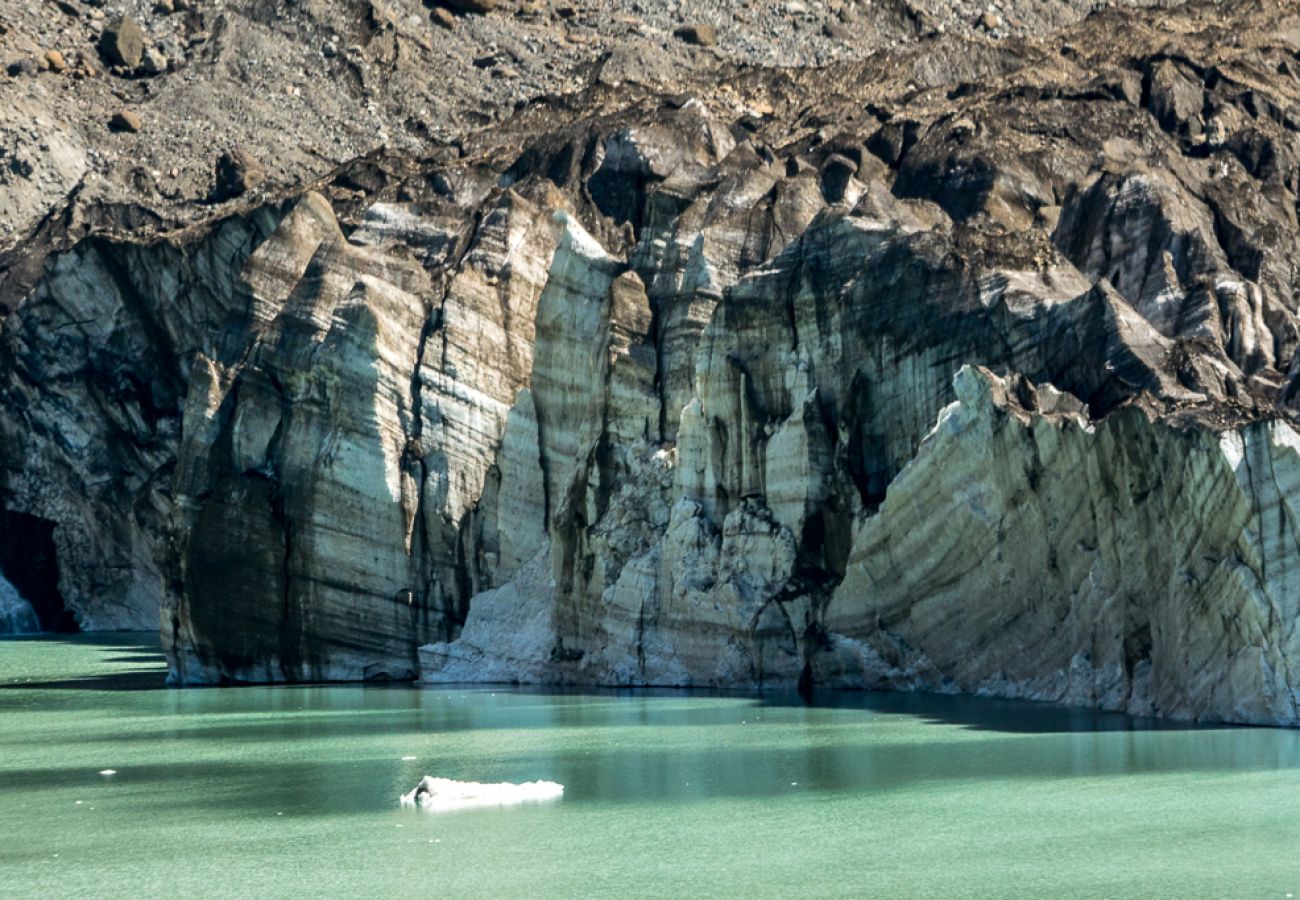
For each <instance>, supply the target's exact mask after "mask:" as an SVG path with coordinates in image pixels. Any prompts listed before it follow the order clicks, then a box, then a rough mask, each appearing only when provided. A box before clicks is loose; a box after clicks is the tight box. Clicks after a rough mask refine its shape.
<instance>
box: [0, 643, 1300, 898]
mask: <svg viewBox="0 0 1300 900" xmlns="http://www.w3.org/2000/svg"><path fill="white" fill-rule="evenodd" d="M161 680H162V664H161V659H160V657H159V656H158V653H157V649H156V644H155V643H154V642H152V641H151V640H147V639H144V638H143V637H141V636H136V637H134V638H132V637H123V638H114V639H111V640H105V639H103V638H88V637H78V638H72V639H67V638H61V639H53V638H41V639H15V640H6V641H0V838H2V840H0V895H3V896H6V897H8V896H15V897H64V896H86V897H113V896H119V897H121V896H158V895H169V896H170V895H179V896H184V895H201V896H221V897H298V896H320V895H330V896H367V897H390V896H428V897H454V896H480V897H537V896H548V897H683V896H689V897H695V896H726V897H746V898H748V897H792V896H807V897H912V896H925V897H931V896H934V897H1004V896H1022V897H1175V896H1176V897H1234V898H1235V897H1277V898H1285V897H1287V896H1288V895H1289V894H1296V895H1300V733H1297V732H1295V731H1287V730H1273V729H1245V728H1205V729H1193V728H1187V727H1169V726H1165V727H1159V726H1155V727H1152V724H1153V723H1140V722H1136V721H1134V720H1132V719H1128V718H1126V717H1123V716H1106V715H1092V714H1088V713H1079V712H1071V711H1063V710H1059V709H1055V708H1051V707H1044V706H1038V705H1033V704H1017V703H1004V702H997V701H979V700H961V699H953V698H927V697H909V696H904V695H865V696H855V695H844V696H838V697H832V698H829V699H831V700H833V701H835V702H833V703H830V704H828V705H822V706H805V705H803V704H801V703H799V702H798V701H797V700H795V699H794V698H790V697H769V698H765V699H756V698H750V697H738V696H708V695H700V694H684V693H654V694H648V693H629V692H620V693H614V692H609V693H600V692H573V693H560V694H556V693H544V692H528V691H503V690H490V689H489V690H479V689H469V690H461V689H450V690H449V689H442V688H439V689H434V690H423V691H422V690H418V689H413V688H410V687H406V686H390V687H363V686H320V687H266V688H226V689H190V690H174V689H164V688H162V687H161ZM404 756H413V757H415V759H414V760H403V757H404ZM110 768H111V769H115V770H116V771H117V774H115V775H112V776H103V775H100V774H98V773H99V772H100V771H101V770H103V769H110ZM424 774H434V775H443V776H447V777H451V778H458V779H463V780H477V781H526V780H533V779H539V778H542V779H549V780H554V781H559V782H561V783H562V784H564V785H565V795H564V798H563V799H562V800H560V801H559V802H557V803H553V804H549V805H536V806H525V807H517V808H511V809H495V810H471V811H463V812H456V813H448V814H441V815H438V814H431V813H427V812H420V811H417V810H410V809H401V808H399V807H398V803H397V798H398V795H399V794H400V793H402V792H404V791H407V790H409V789H411V788H412V787H413V786H414V785H415V783H416V782H417V781H418V780H419V778H420V776H422V775H424ZM79 801H80V802H79Z"/></svg>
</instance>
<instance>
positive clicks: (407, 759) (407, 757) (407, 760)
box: [402, 756, 415, 762]
mask: <svg viewBox="0 0 1300 900" xmlns="http://www.w3.org/2000/svg"><path fill="white" fill-rule="evenodd" d="M413 759H415V757H414V756H403V757H402V762H410V761H411V760H413Z"/></svg>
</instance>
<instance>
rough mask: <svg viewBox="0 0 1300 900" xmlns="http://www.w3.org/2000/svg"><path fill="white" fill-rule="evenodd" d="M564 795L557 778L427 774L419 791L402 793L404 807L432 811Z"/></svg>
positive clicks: (446, 810) (544, 800)
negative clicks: (485, 779)
mask: <svg viewBox="0 0 1300 900" xmlns="http://www.w3.org/2000/svg"><path fill="white" fill-rule="evenodd" d="M563 795H564V785H562V784H556V783H555V782H554V781H527V782H524V783H523V784H510V783H509V782H500V783H497V784H481V783H479V782H477V781H456V780H454V779H452V778H434V777H433V776H432V775H426V776H424V778H423V779H422V780H421V781H420V783H419V784H418V785H416V786H415V790H413V791H411V792H410V793H408V794H403V795H402V805H403V806H414V807H418V808H419V809H426V810H429V811H430V812H453V811H455V810H461V809H483V808H485V807H492V806H517V805H519V804H521V803H544V802H546V801H548V800H558V799H559V798H560V797H561V796H563Z"/></svg>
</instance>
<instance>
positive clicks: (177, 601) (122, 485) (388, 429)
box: [0, 3, 1300, 724]
mask: <svg viewBox="0 0 1300 900" xmlns="http://www.w3.org/2000/svg"><path fill="white" fill-rule="evenodd" d="M1228 36H1231V39H1229V37H1228ZM1298 55H1300V20H1297V19H1296V18H1295V16H1294V14H1293V13H1290V12H1288V11H1287V10H1286V9H1284V8H1282V7H1281V6H1274V5H1271V4H1264V3H1260V4H1257V5H1255V6H1247V7H1246V8H1240V7H1238V8H1237V9H1235V10H1233V11H1231V12H1227V11H1222V10H1219V9H1218V8H1217V7H1211V6H1204V7H1201V6H1195V7H1188V8H1185V9H1181V10H1179V11H1176V12H1165V13H1162V14H1161V16H1160V17H1146V16H1143V15H1142V14H1140V13H1134V12H1128V13H1121V12H1110V13H1105V14H1098V15H1094V16H1092V17H1090V18H1089V19H1087V20H1085V21H1083V22H1081V23H1078V24H1076V25H1073V26H1070V27H1069V28H1068V29H1066V30H1064V31H1061V32H1058V33H1056V34H1054V35H1052V36H1051V37H1050V38H1044V39H1035V40H1029V39H1025V40H1015V41H1005V42H1002V43H999V44H994V43H992V42H989V41H983V40H970V39H963V38H960V37H956V36H952V35H949V36H945V37H934V38H932V39H929V40H926V41H922V42H920V43H918V44H912V45H908V46H902V47H899V48H896V49H894V50H890V51H887V52H884V53H881V54H877V55H875V56H872V57H869V58H868V59H866V60H864V61H862V62H859V63H854V64H849V65H842V66H837V67H830V68H826V69H822V70H818V71H816V72H809V71H801V70H786V71H780V72H777V71H773V70H763V69H737V70H732V71H729V72H728V73H727V74H726V76H725V77H723V78H721V79H719V78H711V79H710V80H708V81H707V82H701V83H699V84H693V83H687V84H685V85H683V87H684V88H685V89H686V93H685V94H678V95H674V96H672V97H660V96H658V95H656V94H652V93H651V94H644V93H638V91H637V89H635V88H633V87H629V86H627V85H618V86H612V85H610V84H607V83H604V82H601V81H600V80H599V79H597V80H596V81H594V82H593V83H592V84H591V85H590V86H589V87H588V88H587V89H586V90H585V91H584V92H583V93H581V94H578V95H573V96H570V97H567V98H564V99H562V100H550V101H543V102H541V103H539V104H536V105H535V106H532V107H528V108H525V109H522V110H521V111H520V112H519V113H518V114H517V115H515V116H514V117H513V118H511V119H509V120H508V121H506V122H505V123H504V124H503V125H502V126H501V127H499V128H497V129H494V130H493V131H491V132H485V133H482V134H479V135H476V136H473V137H472V138H471V139H469V140H467V141H466V143H465V146H464V147H463V155H459V156H458V158H454V159H444V160H443V161H441V162H430V161H417V160H412V159H410V158H408V157H403V156H397V155H380V156H376V157H373V158H370V159H366V160H363V161H359V162H358V163H356V164H355V166H353V167H351V168H349V169H348V170H346V171H343V172H341V173H339V174H338V176H337V177H336V178H334V179H333V180H327V181H325V182H321V183H318V184H315V185H312V186H310V187H311V188H312V189H310V190H308V189H306V188H304V189H303V190H301V191H296V192H289V193H286V194H285V195H284V196H283V197H282V198H280V199H278V200H277V201H276V202H275V203H274V204H272V205H267V206H261V207H257V208H253V207H249V208H248V209H246V210H243V211H240V212H237V213H236V214H234V215H230V216H227V217H226V218H223V219H220V220H216V221H212V222H210V223H208V224H206V225H204V226H202V227H198V226H191V227H189V228H188V229H187V230H185V231H182V232H177V233H172V234H168V235H160V234H153V233H135V234H132V235H131V236H129V239H127V238H124V237H123V236H121V235H118V236H117V237H113V238H110V237H107V236H95V235H94V234H93V233H92V234H91V235H90V236H88V237H86V238H84V239H82V240H81V241H80V242H79V243H76V244H75V245H73V246H72V247H71V249H69V250H67V251H66V252H63V253H60V254H57V255H55V256H53V257H52V258H51V260H50V262H49V263H48V264H47V265H46V267H45V270H44V274H43V275H42V276H41V277H40V278H38V279H36V281H35V287H33V288H32V289H31V290H30V291H29V292H27V293H25V294H24V295H23V296H22V297H18V298H14V300H13V302H12V303H11V304H10V305H11V306H12V308H13V310H14V311H13V312H12V313H11V314H10V315H9V316H8V317H7V318H6V319H4V321H3V332H2V333H0V373H3V374H2V375H0V438H3V440H0V501H3V504H4V508H5V509H9V510H15V511H19V512H21V513H23V514H30V515H33V516H39V517H41V518H42V519H43V520H46V521H50V522H54V523H55V528H54V532H53V541H54V544H55V547H56V549H57V552H58V569H57V571H58V573H59V575H58V578H59V591H60V593H61V595H62V597H63V598H64V599H65V601H66V602H67V603H68V604H69V606H70V607H71V608H72V609H74V610H76V611H77V613H78V615H79V617H80V618H81V620H82V622H83V624H88V623H89V624H92V625H94V624H98V625H99V626H100V627H103V626H104V625H108V626H110V627H111V626H113V625H123V624H133V623H135V622H136V621H137V618H135V617H139V618H143V617H145V616H149V615H152V614H153V611H154V610H156V609H161V611H162V630H163V635H164V642H165V644H166V646H167V650H168V654H169V659H170V661H171V666H172V673H173V677H174V679H176V680H178V681H183V682H218V681H222V680H256V681H263V680H303V679H362V678H412V677H417V676H418V677H423V678H425V679H427V680H432V681H466V680H468V681H483V680H496V681H532V682H586V683H607V684H658V685H709V686H728V687H753V686H759V685H794V684H801V685H804V686H811V685H828V686H836V687H855V688H861V687H895V688H905V689H925V690H940V691H963V692H983V693H990V694H997V695H1002V696H1017V697H1031V698H1038V699H1047V700H1054V701H1060V702H1065V703H1071V704H1081V705H1092V706H1099V707H1103V708H1107V709H1122V710H1128V711H1131V712H1137V713H1143V714H1155V715H1167V716H1176V717H1181V718H1204V719H1221V720H1230V721H1243V722H1280V723H1291V724H1294V723H1296V722H1297V721H1300V714H1298V712H1297V703H1298V702H1300V693H1297V690H1296V689H1295V688H1293V686H1292V685H1295V684H1298V683H1300V681H1298V678H1300V671H1298V670H1297V668H1298V667H1300V647H1297V646H1295V640H1296V638H1295V631H1296V623H1297V618H1298V617H1300V609H1297V603H1300V582H1297V580H1296V576H1295V573H1294V570H1295V569H1296V567H1297V564H1298V563H1300V539H1298V538H1297V536H1296V531H1295V527H1294V524H1295V521H1296V518H1295V513H1296V511H1297V509H1300V458H1298V457H1297V448H1300V437H1298V436H1297V433H1296V431H1294V430H1293V425H1292V423H1293V422H1294V421H1295V395H1296V382H1297V371H1296V365H1295V356H1296V352H1297V344H1298V341H1297V336H1298V335H1300V331H1298V326H1300V319H1298V318H1297V287H1298V285H1297V280H1296V279H1297V276H1296V270H1295V267H1294V259H1295V258H1296V256H1297V253H1296V250H1297V247H1296V241H1297V235H1298V234H1300V229H1298V228H1297V225H1296V219H1295V210H1296V190H1297V177H1298V175H1300V170H1298V169H1297V163H1298V162H1300V156H1298V155H1297V154H1298V153H1300V139H1298V137H1297V131H1298V130H1300V67H1298V65H1297V63H1296V59H1297V58H1298ZM363 176H364V177H363ZM357 185H363V186H364V189H358V188H357ZM164 238H165V239H164ZM34 252H35V251H34ZM417 648H418V649H417Z"/></svg>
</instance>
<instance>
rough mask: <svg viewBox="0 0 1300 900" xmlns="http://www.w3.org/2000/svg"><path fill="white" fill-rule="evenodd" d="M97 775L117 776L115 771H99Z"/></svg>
mask: <svg viewBox="0 0 1300 900" xmlns="http://www.w3.org/2000/svg"><path fill="white" fill-rule="evenodd" d="M99 774H100V775H116V774H117V769H103V770H102V771H100V773H99Z"/></svg>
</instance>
